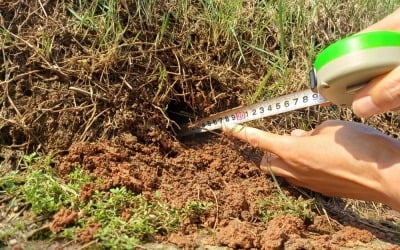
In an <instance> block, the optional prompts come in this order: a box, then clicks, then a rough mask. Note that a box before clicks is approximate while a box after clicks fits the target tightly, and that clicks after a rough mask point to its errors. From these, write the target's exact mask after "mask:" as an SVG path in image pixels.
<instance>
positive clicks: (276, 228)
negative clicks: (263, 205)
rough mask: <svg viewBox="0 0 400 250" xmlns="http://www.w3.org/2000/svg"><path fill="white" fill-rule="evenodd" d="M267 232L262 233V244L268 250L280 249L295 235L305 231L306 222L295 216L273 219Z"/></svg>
mask: <svg viewBox="0 0 400 250" xmlns="http://www.w3.org/2000/svg"><path fill="white" fill-rule="evenodd" d="M267 226H268V227H267V230H265V231H264V232H263V233H262V236H261V239H262V241H261V244H262V246H263V247H264V248H266V249H280V248H282V247H283V244H284V243H285V242H286V241H288V240H289V239H290V238H292V237H293V235H299V234H301V233H302V232H303V230H304V228H305V227H304V221H303V220H301V219H299V218H296V217H293V216H290V215H288V216H282V217H277V218H274V219H272V220H271V221H270V222H269V223H268V225H267Z"/></svg>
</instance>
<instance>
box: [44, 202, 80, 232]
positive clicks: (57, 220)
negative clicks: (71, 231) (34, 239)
mask: <svg viewBox="0 0 400 250" xmlns="http://www.w3.org/2000/svg"><path fill="white" fill-rule="evenodd" d="M77 219H78V213H77V212H75V211H71V210H69V209H65V208H62V209H60V210H59V211H58V212H57V213H56V214H54V216H53V221H52V222H51V224H50V230H51V231H52V232H54V233H57V232H59V231H61V230H63V229H64V228H65V227H67V226H68V225H70V224H72V223H74V222H76V220H77Z"/></svg>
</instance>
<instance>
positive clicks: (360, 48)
mask: <svg viewBox="0 0 400 250" xmlns="http://www.w3.org/2000/svg"><path fill="white" fill-rule="evenodd" d="M399 65H400V32H394V31H373V32H366V33H359V34H356V35H353V36H350V37H347V38H345V39H342V40H339V41H337V42H335V43H333V44H331V45H330V46H328V47H327V48H326V49H324V50H323V51H321V53H319V54H318V56H317V58H316V60H315V63H314V69H313V70H312V72H311V73H310V81H311V82H310V83H311V89H313V91H315V92H318V93H320V94H321V95H322V96H323V97H325V98H326V99H328V100H329V101H331V102H332V103H334V104H337V105H340V106H351V103H352V102H353V95H354V93H355V91H357V90H358V89H360V88H361V87H362V86H363V85H364V84H365V83H367V82H368V81H369V80H371V79H372V78H374V77H376V76H379V75H381V74H384V73H387V72H389V71H391V70H392V69H394V68H396V67H397V66H399Z"/></svg>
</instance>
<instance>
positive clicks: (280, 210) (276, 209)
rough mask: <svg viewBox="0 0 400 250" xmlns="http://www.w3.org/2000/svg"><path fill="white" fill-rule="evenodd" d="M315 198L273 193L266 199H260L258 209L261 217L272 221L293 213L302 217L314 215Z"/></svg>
mask: <svg viewBox="0 0 400 250" xmlns="http://www.w3.org/2000/svg"><path fill="white" fill-rule="evenodd" d="M313 206H314V200H313V199H303V198H302V197H299V198H297V199H296V198H294V197H289V196H285V197H283V196H282V195H280V194H279V193H277V194H273V195H271V196H269V197H267V198H265V199H262V200H259V201H258V209H259V214H260V216H261V218H262V219H263V220H265V221H270V220H272V219H273V218H276V217H279V216H283V215H292V216H295V217H298V218H301V219H310V218H311V217H312V208H313Z"/></svg>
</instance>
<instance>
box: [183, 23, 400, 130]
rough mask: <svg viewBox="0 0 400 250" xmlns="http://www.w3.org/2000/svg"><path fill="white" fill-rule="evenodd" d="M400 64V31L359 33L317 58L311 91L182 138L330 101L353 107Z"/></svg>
mask: <svg viewBox="0 0 400 250" xmlns="http://www.w3.org/2000/svg"><path fill="white" fill-rule="evenodd" d="M399 65H400V32H394V31H373V32H366V33H359V34H356V35H353V36H350V37H347V38H345V39H342V40H339V41H337V42H335V43H333V44H331V45H329V46H328V47H327V48H325V49H324V50H322V51H321V52H320V53H319V54H318V55H317V57H316V59H315V62H314V67H313V69H312V70H311V71H310V89H308V90H304V91H300V92H296V93H292V94H288V95H284V96H280V97H277V98H273V99H269V100H266V101H263V102H259V103H256V104H252V105H249V106H244V107H238V108H235V109H231V110H228V111H224V112H221V113H218V114H215V115H212V116H210V117H208V118H205V119H201V120H199V121H197V122H196V123H194V124H192V125H188V126H187V127H186V128H184V129H183V130H182V132H181V133H180V136H186V135H190V134H195V133H202V132H207V131H211V130H215V129H220V128H222V127H223V126H225V125H227V124H239V123H244V122H247V121H252V120H256V119H260V118H264V117H268V116H272V115H276V114H281V113H284V112H288V111H292V110H297V109H301V108H305V107H310V106H314V105H318V104H322V103H327V102H331V103H334V104H336V105H339V106H344V107H349V106H351V103H352V102H353V96H354V93H355V92H356V91H357V90H359V89H360V88H361V87H362V86H363V85H364V84H366V83H367V82H368V81H370V80H371V79H372V78H374V77H376V76H379V75H381V74H384V73H387V72H389V71H391V70H392V69H394V68H395V67H397V66H399Z"/></svg>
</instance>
